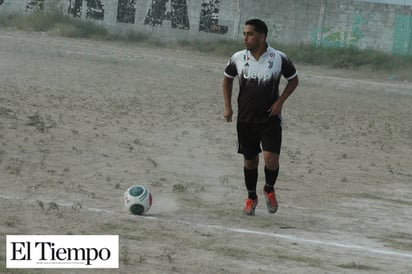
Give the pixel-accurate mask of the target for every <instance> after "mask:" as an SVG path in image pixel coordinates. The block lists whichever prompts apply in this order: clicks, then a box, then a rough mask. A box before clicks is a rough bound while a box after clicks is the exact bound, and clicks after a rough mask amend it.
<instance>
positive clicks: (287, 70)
mask: <svg viewBox="0 0 412 274" xmlns="http://www.w3.org/2000/svg"><path fill="white" fill-rule="evenodd" d="M281 57H282V75H283V77H285V78H286V79H287V80H291V79H293V78H295V77H296V76H297V75H298V73H297V71H296V68H295V65H294V64H293V62H292V61H291V60H290V59H289V57H288V56H287V55H286V54H284V53H281Z"/></svg>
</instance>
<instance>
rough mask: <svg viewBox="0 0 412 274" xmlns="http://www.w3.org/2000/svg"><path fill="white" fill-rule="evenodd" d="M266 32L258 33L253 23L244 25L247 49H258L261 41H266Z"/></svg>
mask: <svg viewBox="0 0 412 274" xmlns="http://www.w3.org/2000/svg"><path fill="white" fill-rule="evenodd" d="M264 36H265V35H264V34H261V33H257V32H256V31H255V27H254V26H252V25H245V26H244V27H243V37H244V39H243V40H244V43H245V47H246V49H248V50H250V51H253V50H255V49H257V48H258V47H259V46H260V45H261V43H264Z"/></svg>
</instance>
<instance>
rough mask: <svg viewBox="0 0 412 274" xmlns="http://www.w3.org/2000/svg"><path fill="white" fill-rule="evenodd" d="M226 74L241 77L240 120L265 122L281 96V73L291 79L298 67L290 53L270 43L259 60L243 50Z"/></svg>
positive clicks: (230, 76)
mask: <svg viewBox="0 0 412 274" xmlns="http://www.w3.org/2000/svg"><path fill="white" fill-rule="evenodd" d="M224 75H225V76H226V77H229V78H235V77H236V76H238V79H239V88H240V89H239V96H238V121H239V122H252V123H264V122H266V121H268V119H270V118H269V115H268V110H269V108H270V107H271V105H272V104H273V103H274V102H275V101H276V100H277V98H278V97H279V83H280V78H281V76H283V77H285V78H286V79H287V80H291V79H293V78H294V77H296V76H297V71H296V68H295V65H294V64H293V62H292V61H291V60H290V59H289V57H288V56H287V55H286V54H285V53H283V52H281V51H278V50H276V49H274V48H272V47H270V46H269V45H268V48H267V51H266V52H265V53H264V54H263V55H262V56H260V57H259V60H256V59H255V58H254V57H253V55H252V54H251V52H250V51H249V50H246V49H245V50H241V51H238V52H236V53H235V54H233V55H232V57H231V58H230V59H229V61H228V63H227V65H226V68H225V71H224Z"/></svg>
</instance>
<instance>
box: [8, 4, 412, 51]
mask: <svg viewBox="0 0 412 274" xmlns="http://www.w3.org/2000/svg"><path fill="white" fill-rule="evenodd" d="M50 5H52V6H54V8H56V7H57V8H59V9H61V10H62V11H63V12H65V13H68V14H70V15H72V16H74V17H78V18H82V19H85V20H96V21H97V22H100V23H102V24H105V25H106V26H108V27H109V28H111V29H113V30H115V31H127V30H134V31H143V32H148V33H151V34H152V35H153V36H155V37H158V38H162V39H188V40H190V39H200V40H201V39H207V40H211V39H222V38H225V39H242V31H243V23H244V22H245V20H247V19H249V18H252V17H257V18H261V19H263V20H264V21H265V22H266V23H267V25H268V27H269V40H276V41H278V42H280V43H284V44H311V45H322V46H326V47H349V46H355V47H358V48H361V49H365V48H372V49H377V50H381V51H385V52H390V53H395V54H402V55H412V0H402V1H400V0H370V1H368V0H358V1H356V0H289V1H284V0H270V1H269V0H267V1H264V0H192V1H189V0H187V1H186V0H0V13H2V12H3V13H4V12H20V13H28V12H32V11H35V10H47V9H48V8H49V7H50Z"/></svg>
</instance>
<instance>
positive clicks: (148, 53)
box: [0, 29, 412, 273]
mask: <svg viewBox="0 0 412 274" xmlns="http://www.w3.org/2000/svg"><path fill="white" fill-rule="evenodd" d="M292 59H293V57H292ZM226 61H227V60H226V59H225V58H218V57H213V56H207V55H205V54H203V55H200V56H194V54H193V53H192V52H186V51H180V50H176V49H173V50H172V49H151V48H148V47H137V46H135V45H125V44H118V43H108V42H104V43H103V42H95V41H88V40H76V39H64V38H56V37H49V36H47V35H45V34H39V33H34V34H33V33H32V34H27V33H22V32H14V31H9V30H4V29H3V30H0V81H1V82H0V186H1V192H0V193H1V194H0V206H1V209H2V210H1V211H0V231H1V246H2V247H1V248H0V256H1V263H0V272H10V273H28V272H29V273H84V272H85V270H70V271H68V270H65V271H58V270H48V271H47V270H30V271H27V270H25V271H19V270H14V271H11V270H7V269H6V266H5V256H6V254H5V248H4V243H5V235H7V234H63V235H66V234H81V235H84V234H116V235H119V236H120V268H119V269H118V270H91V271H87V273H367V272H371V273H411V272H412V263H411V262H412V214H411V207H412V156H411V155H412V123H411V118H412V109H411V107H412V84H411V83H410V82H403V81H389V80H387V79H388V75H385V74H381V75H371V74H365V73H362V75H360V74H357V73H356V72H348V71H338V70H329V69H325V68H323V69H322V68H315V67H310V66H301V65H299V64H297V67H298V70H299V73H300V86H299V88H298V89H297V90H296V92H295V93H294V94H293V96H292V97H290V99H289V100H288V101H287V103H286V106H285V109H284V113H283V115H284V142H283V147H282V153H281V169H280V177H279V180H278V182H277V184H276V187H277V192H278V198H279V201H280V208H279V211H278V213H276V214H275V215H269V214H268V213H267V211H266V208H265V205H264V202H263V201H264V199H263V196H262V195H261V189H262V186H263V176H262V175H263V167H262V166H261V169H260V170H259V172H260V177H259V185H260V186H259V192H258V195H260V198H261V199H260V201H261V203H260V205H259V206H258V208H257V211H256V216H254V217H248V216H244V215H243V213H242V207H243V204H244V200H245V198H246V190H245V187H244V183H243V174H242V170H243V169H242V157H241V156H240V155H238V154H237V153H236V133H235V123H234V122H232V123H227V122H225V121H224V119H223V95H222V80H223V68H224V66H225V64H226ZM236 97H237V93H235V94H234V101H236V100H235V98H236ZM235 118H236V117H235ZM133 184H144V185H147V186H148V187H150V189H151V190H152V193H153V196H154V204H153V207H152V208H151V210H150V211H149V212H148V215H147V216H146V217H136V216H132V215H130V214H128V213H126V212H125V211H124V209H123V204H122V202H123V201H122V196H123V193H124V191H125V190H126V189H127V188H128V187H129V186H131V185H133Z"/></svg>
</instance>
